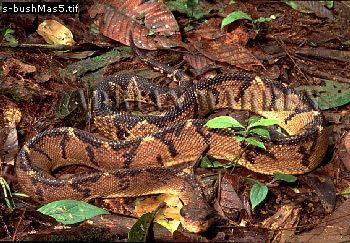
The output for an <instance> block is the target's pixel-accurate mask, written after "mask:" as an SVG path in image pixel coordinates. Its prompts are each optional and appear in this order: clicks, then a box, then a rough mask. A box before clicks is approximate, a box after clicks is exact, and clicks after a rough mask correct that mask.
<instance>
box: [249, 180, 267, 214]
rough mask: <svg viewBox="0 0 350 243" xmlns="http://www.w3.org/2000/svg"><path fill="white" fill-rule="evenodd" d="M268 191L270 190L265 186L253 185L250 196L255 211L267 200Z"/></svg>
mask: <svg viewBox="0 0 350 243" xmlns="http://www.w3.org/2000/svg"><path fill="white" fill-rule="evenodd" d="M268 191H269V189H268V188H267V186H265V185H264V184H261V183H255V184H254V185H253V187H252V189H251V190H250V194H249V199H250V203H251V204H252V208H253V209H254V208H255V207H256V206H258V205H259V204H260V203H261V202H262V201H264V200H265V198H266V196H267V193H268Z"/></svg>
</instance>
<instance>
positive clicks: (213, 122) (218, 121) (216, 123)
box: [205, 116, 244, 128]
mask: <svg viewBox="0 0 350 243" xmlns="http://www.w3.org/2000/svg"><path fill="white" fill-rule="evenodd" d="M205 126H207V127H209V128H244V126H243V125H242V124H241V123H239V122H238V121H237V120H236V119H235V118H233V117H230V116H219V117H215V118H213V119H210V120H209V121H208V122H207V123H206V124H205Z"/></svg>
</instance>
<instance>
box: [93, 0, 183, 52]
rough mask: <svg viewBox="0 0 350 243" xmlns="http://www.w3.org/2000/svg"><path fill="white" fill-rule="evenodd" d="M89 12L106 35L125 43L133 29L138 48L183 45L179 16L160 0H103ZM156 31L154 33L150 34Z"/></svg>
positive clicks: (126, 43)
mask: <svg viewBox="0 0 350 243" xmlns="http://www.w3.org/2000/svg"><path fill="white" fill-rule="evenodd" d="M89 14H90V17H91V18H94V19H95V20H94V21H95V23H96V24H97V25H98V26H99V27H100V31H101V33H102V34H103V35H105V36H107V37H109V38H111V39H113V40H116V41H119V42H121V43H123V44H124V45H129V33H130V32H132V33H133V38H134V41H135V44H136V46H137V47H139V48H143V49H149V50H156V49H157V47H173V46H178V45H181V39H180V34H179V26H178V24H177V22H176V19H175V18H174V16H173V14H172V13H171V11H170V10H169V9H168V8H167V6H166V5H165V4H164V3H162V2H160V1H155V0H152V1H148V2H144V3H143V1H142V0H122V1H111V0H100V1H98V2H97V3H95V4H94V5H93V6H92V7H91V8H90V10H89ZM153 33H155V34H156V36H155V37H152V36H151V35H152V34H153ZM167 36H170V38H167Z"/></svg>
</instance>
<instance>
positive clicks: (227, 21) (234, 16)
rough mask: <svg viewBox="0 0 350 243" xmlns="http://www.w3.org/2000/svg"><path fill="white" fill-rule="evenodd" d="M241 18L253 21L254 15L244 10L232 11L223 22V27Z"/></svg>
mask: <svg viewBox="0 0 350 243" xmlns="http://www.w3.org/2000/svg"><path fill="white" fill-rule="evenodd" d="M239 19H248V20H250V21H252V20H253V19H252V17H251V16H250V15H249V14H247V13H245V12H243V11H234V12H232V13H230V14H229V15H227V16H226V17H225V18H224V19H223V20H222V22H221V28H223V27H225V26H226V25H229V24H231V23H233V22H234V21H236V20H239Z"/></svg>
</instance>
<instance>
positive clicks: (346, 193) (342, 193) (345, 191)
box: [340, 186, 350, 196]
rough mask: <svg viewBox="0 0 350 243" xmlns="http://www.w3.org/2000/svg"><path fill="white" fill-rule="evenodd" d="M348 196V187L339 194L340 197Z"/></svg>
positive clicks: (349, 189)
mask: <svg viewBox="0 0 350 243" xmlns="http://www.w3.org/2000/svg"><path fill="white" fill-rule="evenodd" d="M349 194H350V186H349V187H347V188H345V190H344V191H342V192H341V193H340V195H343V196H345V195H349Z"/></svg>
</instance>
